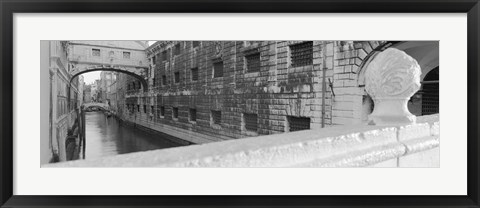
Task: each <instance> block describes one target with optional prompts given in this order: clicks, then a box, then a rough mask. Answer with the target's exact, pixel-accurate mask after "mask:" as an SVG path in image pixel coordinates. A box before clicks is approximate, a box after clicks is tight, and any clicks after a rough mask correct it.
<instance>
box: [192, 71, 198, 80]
mask: <svg viewBox="0 0 480 208" xmlns="http://www.w3.org/2000/svg"><path fill="white" fill-rule="evenodd" d="M191 73H192V81H197V80H198V68H193V69H191Z"/></svg>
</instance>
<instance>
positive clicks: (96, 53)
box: [92, 49, 100, 56]
mask: <svg viewBox="0 0 480 208" xmlns="http://www.w3.org/2000/svg"><path fill="white" fill-rule="evenodd" d="M92 56H100V49H92Z"/></svg>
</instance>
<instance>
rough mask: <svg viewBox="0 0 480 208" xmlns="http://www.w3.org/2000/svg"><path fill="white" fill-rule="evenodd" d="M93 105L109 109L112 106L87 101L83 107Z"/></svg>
mask: <svg viewBox="0 0 480 208" xmlns="http://www.w3.org/2000/svg"><path fill="white" fill-rule="evenodd" d="M92 107H97V108H102V109H104V110H108V109H109V108H110V106H108V105H107V104H105V103H85V104H83V105H82V108H83V109H87V108H92Z"/></svg>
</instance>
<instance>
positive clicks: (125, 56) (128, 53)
mask: <svg viewBox="0 0 480 208" xmlns="http://www.w3.org/2000/svg"><path fill="white" fill-rule="evenodd" d="M123 58H124V59H130V52H126V51H124V52H123Z"/></svg>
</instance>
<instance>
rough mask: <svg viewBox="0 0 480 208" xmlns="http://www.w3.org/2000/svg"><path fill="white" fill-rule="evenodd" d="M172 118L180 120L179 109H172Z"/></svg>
mask: <svg viewBox="0 0 480 208" xmlns="http://www.w3.org/2000/svg"><path fill="white" fill-rule="evenodd" d="M172 116H173V118H178V108H177V107H173V108H172Z"/></svg>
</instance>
